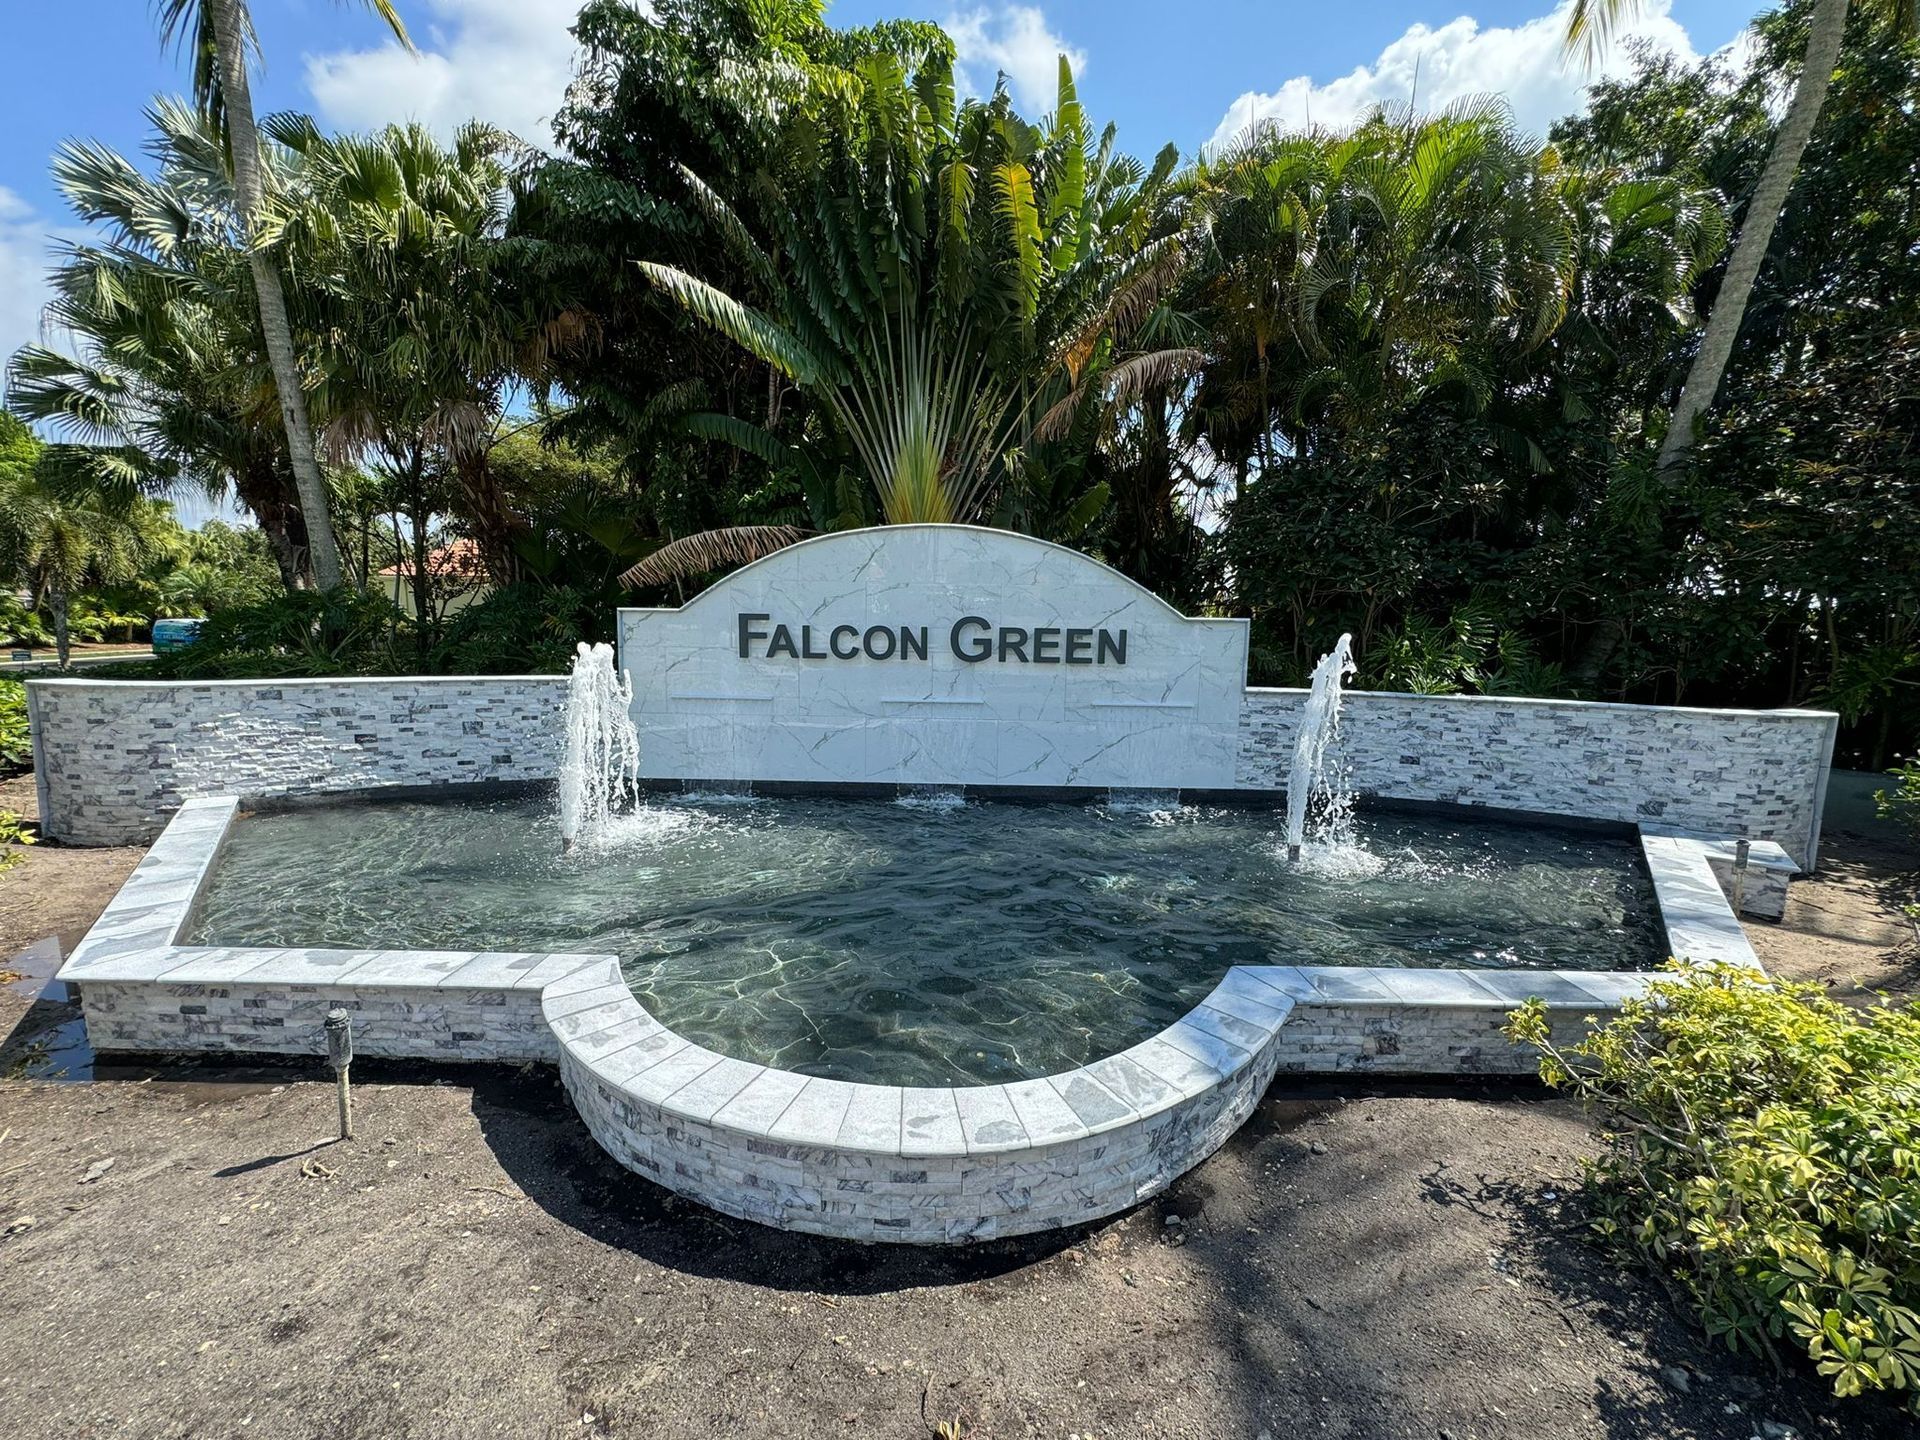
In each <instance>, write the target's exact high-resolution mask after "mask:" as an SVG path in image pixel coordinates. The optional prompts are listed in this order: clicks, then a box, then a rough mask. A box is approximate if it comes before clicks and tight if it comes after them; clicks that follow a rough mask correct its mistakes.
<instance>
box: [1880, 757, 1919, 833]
mask: <svg viewBox="0 0 1920 1440" xmlns="http://www.w3.org/2000/svg"><path fill="white" fill-rule="evenodd" d="M1887 776H1888V778H1889V779H1892V780H1894V781H1897V782H1898V783H1897V784H1895V785H1892V786H1890V787H1889V788H1887V789H1885V790H1876V791H1874V792H1873V798H1874V799H1875V800H1876V801H1877V802H1879V810H1880V818H1881V819H1883V820H1891V821H1893V822H1894V823H1895V824H1896V825H1900V826H1903V827H1904V828H1905V829H1906V831H1907V833H1908V834H1909V835H1911V836H1913V838H1914V839H1916V840H1920V759H1915V760H1903V761H1901V762H1900V763H1899V764H1898V765H1896V766H1894V767H1893V769H1891V770H1889V771H1888V772H1887Z"/></svg>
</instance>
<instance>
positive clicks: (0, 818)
mask: <svg viewBox="0 0 1920 1440" xmlns="http://www.w3.org/2000/svg"><path fill="white" fill-rule="evenodd" d="M33 843H34V834H33V831H32V830H31V829H30V828H29V827H28V825H27V822H26V820H25V819H24V818H22V817H21V816H20V815H19V814H18V813H16V812H15V811H12V810H0V872H5V871H8V870H11V869H12V868H13V867H14V866H16V865H18V864H19V863H20V862H21V861H22V860H24V859H25V858H26V857H25V856H24V855H22V854H21V853H20V851H19V848H18V847H20V846H22V845H31V844H33Z"/></svg>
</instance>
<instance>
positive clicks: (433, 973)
mask: <svg viewBox="0 0 1920 1440" xmlns="http://www.w3.org/2000/svg"><path fill="white" fill-rule="evenodd" d="M238 809H239V804H238V801H237V800H235V799H233V798H231V797H221V798H215V799H205V800H192V801H188V802H186V803H185V804H183V805H182V806H181V808H180V810H179V812H178V813H177V814H176V815H175V816H174V817H173V819H172V821H171V822H170V823H169V824H168V825H167V827H166V829H165V831H164V832H163V833H162V834H161V836H160V837H159V839H158V840H156V841H155V843H154V845H153V848H152V849H151V850H150V851H149V852H148V855H147V857H146V858H145V859H144V860H143V861H142V862H141V864H140V866H139V868H138V869H136V870H135V871H134V873H133V875H132V876H131V877H130V878H129V879H128V881H127V883H126V884H125V885H124V886H123V887H122V888H121V890H120V892H119V894H117V895H116V896H115V897H114V899H113V901H112V902H111V903H110V904H109V905H108V907H107V909H106V911H105V912H104V913H103V914H102V915H101V917H100V920H99V921H98V923H96V924H95V926H94V927H93V929H92V930H90V931H89V932H88V934H87V937H86V939H85V940H83V941H82V942H81V944H80V946H79V947H77V948H76V949H75V951H74V953H73V955H72V957H71V958H70V959H69V960H68V961H67V963H66V965H65V966H63V967H62V969H61V971H60V978H61V979H63V980H69V981H75V982H79V983H80V984H81V985H82V986H83V987H84V985H85V984H86V983H87V982H88V981H95V982H114V983H129V982H132V983H150V984H155V985H238V986H259V987H263V988H267V987H278V986H314V987H336V986H337V987H343V988H349V989H357V990H392V991H395V992H400V993H406V994H412V993H420V992H431V991H437V990H449V991H454V990H457V991H473V990H493V991H513V992H519V993H523V994H528V995H530V996H531V995H536V994H537V995H538V997H539V1003H540V1006H541V1011H542V1014H543V1016H544V1017H545V1019H546V1021H547V1024H548V1025H549V1027H550V1028H551V1029H552V1031H553V1033H554V1035H555V1037H556V1039H557V1040H558V1042H559V1044H560V1047H561V1049H562V1052H563V1054H564V1056H565V1057H566V1058H567V1059H569V1060H570V1061H571V1062H573V1063H574V1064H576V1065H578V1066H579V1067H580V1068H581V1069H583V1070H584V1071H585V1072H586V1073H587V1074H589V1075H591V1076H592V1077H593V1078H594V1079H595V1080H596V1081H598V1082H599V1083H600V1084H602V1085H604V1086H605V1087H607V1088H608V1089H609V1090H610V1091H612V1092H615V1093H617V1094H618V1095H620V1096H622V1097H624V1098H625V1099H627V1100H628V1101H630V1102H636V1103H639V1104H643V1105H647V1106H652V1107H654V1108H656V1109H658V1110H659V1111H660V1112H661V1113H662V1114H663V1115H665V1116H667V1117H669V1118H671V1119H676V1120H680V1121H685V1122H694V1123H699V1124H701V1125H705V1126H708V1127H711V1128H712V1129H714V1130H716V1131H720V1132H724V1133H725V1134H727V1135H729V1136H731V1137H735V1138H738V1139H740V1140H742V1141H746V1142H761V1143H768V1144H775V1145H783V1146H793V1147H799V1148H810V1149H820V1150H836V1151H845V1152H850V1153H853V1154H859V1155H867V1156H898V1157H901V1158H903V1159H907V1158H936V1157H939V1158H951V1159H963V1158H965V1157H968V1156H983V1155H1012V1156H1016V1157H1017V1156H1018V1155H1019V1154H1020V1153H1022V1152H1040V1151H1046V1150H1050V1149H1052V1148H1054V1147H1058V1146H1062V1145H1071V1144H1075V1143H1078V1142H1081V1141H1090V1140H1096V1139H1098V1138H1099V1137H1102V1136H1106V1135H1109V1134H1111V1133H1112V1132H1114V1131H1117V1130H1121V1129H1126V1128H1130V1127H1134V1126H1138V1125H1142V1124H1145V1123H1147V1122H1150V1121H1152V1120H1154V1119H1155V1118H1156V1117H1159V1116H1161V1115H1164V1114H1165V1113H1166V1112H1168V1111H1170V1110H1173V1109H1174V1108H1176V1107H1178V1106H1180V1105H1183V1104H1185V1103H1186V1102H1188V1101H1190V1100H1193V1099H1194V1098H1196V1097H1198V1096H1201V1095H1203V1094H1205V1093H1206V1092H1208V1091H1210V1090H1213V1089H1215V1088H1217V1087H1219V1086H1221V1085H1223V1084H1225V1083H1226V1082H1228V1081H1229V1080H1231V1079H1233V1078H1234V1077H1235V1076H1237V1075H1239V1074H1240V1073H1241V1072H1243V1071H1244V1070H1246V1069H1247V1068H1248V1067H1249V1066H1251V1065H1253V1064H1254V1063H1255V1062H1256V1061H1257V1060H1258V1058H1259V1057H1260V1056H1261V1055H1262V1053H1263V1052H1264V1051H1265V1050H1266V1049H1267V1048H1268V1047H1269V1046H1271V1045H1272V1044H1273V1043H1274V1041H1275V1039H1276V1037H1277V1036H1278V1033H1279V1031H1280V1030H1281V1029H1282V1028H1283V1027H1284V1026H1285V1025H1286V1024H1287V1023H1288V1022H1289V1020H1290V1019H1292V1018H1293V1016H1294V1014H1295V1012H1296V1011H1297V1010H1300V1009H1302V1008H1303V1007H1304V1008H1306V1009H1308V1010H1312V1009H1316V1008H1338V1009H1343V1010H1346V1009H1356V1008H1358V1009H1363V1010H1364V1009H1369V1008H1377V1009H1381V1010H1385V1011H1392V1010H1406V1009H1435V1010H1467V1011H1487V1012H1494V1013H1505V1012H1507V1011H1510V1010H1512V1009H1514V1008H1515V1007H1517V1006H1518V1005H1520V1004H1521V1003H1522V1002H1524V1001H1526V1000H1528V999H1530V998H1539V999H1541V1000H1543V1001H1544V1002H1545V1003H1546V1005H1547V1006H1548V1008H1549V1009H1554V1010H1572V1011H1580V1012H1585V1013H1596V1012H1601V1011H1607V1010H1613V1009H1617V1008H1618V1007H1619V1006H1620V1005H1621V1003H1622V1002H1623V1001H1624V1000H1626V999H1628V998H1630V997H1632V996H1634V995H1637V994H1639V993H1641V992H1642V991H1643V990H1644V989H1645V987H1646V985H1647V983H1648V982H1649V981H1650V980H1651V979H1652V978H1653V976H1652V974H1651V973H1650V972H1640V971H1570V970H1554V971H1540V970H1408V969H1384V968H1366V967H1339V966H1290V965H1236V966H1233V967H1231V968H1230V969H1229V970H1228V971H1227V973H1226V975H1225V976H1224V977H1223V978H1222V979H1221V981H1220V983H1219V984H1218V985H1216V986H1215V987H1214V989H1213V990H1212V991H1211V992H1210V993H1209V994H1208V995H1207V996H1206V997H1205V998H1204V999H1203V1000H1202V1001H1201V1002H1200V1003H1199V1004H1198V1005H1196V1006H1195V1007H1193V1009H1191V1010H1190V1011H1189V1012H1188V1013H1187V1014H1186V1015H1184V1016H1183V1017H1182V1018H1181V1019H1179V1020H1177V1021H1175V1022H1174V1023H1173V1024H1172V1025H1169V1026H1168V1027H1166V1028H1165V1029H1164V1030H1162V1031H1160V1032H1159V1033H1158V1034H1157V1035H1154V1036H1153V1037H1151V1038H1150V1039H1147V1040H1144V1041H1141V1042H1140V1043H1139V1044H1136V1045H1134V1046H1131V1047H1130V1048H1128V1049H1126V1050H1122V1051H1120V1052H1118V1053H1117V1054H1113V1055H1108V1056H1104V1057H1102V1058H1101V1059H1099V1060H1096V1061H1093V1062H1092V1063H1090V1064H1087V1065H1084V1066H1080V1067H1077V1068H1075V1069H1071V1070H1067V1071H1063V1072H1061V1073H1059V1074H1054V1075H1047V1076H1041V1077H1036V1078H1033V1079H1027V1080H1020V1081H1014V1082H1010V1083H1007V1084H1001V1085H981V1086H952V1087H946V1086H890V1085H868V1084H858V1083H854V1082H850V1081H842V1080H832V1079H826V1078H822V1077H817V1076H807V1075H802V1074H799V1073H797V1072H793V1071H787V1070H781V1069H777V1068H773V1067H769V1066H764V1065H758V1064H755V1063H752V1062H750V1061H745V1060H741V1059H738V1058H736V1057H732V1056H728V1055H724V1054H721V1053H720V1052H718V1051H715V1050H710V1049H708V1048H706V1047H705V1046H702V1045H699V1044H696V1043H694V1042H693V1041H690V1040H688V1039H686V1038H685V1037H684V1036H681V1035H678V1034H676V1033H675V1032H674V1031H673V1030H672V1029H670V1028H669V1027H668V1026H666V1025H664V1024H663V1023H661V1022H660V1021H659V1020H658V1019H656V1018H655V1017H654V1016H653V1015H652V1014H651V1013H650V1012H649V1011H648V1010H647V1009H646V1007H645V1006H643V1005H642V1004H641V1003H640V1001H639V1000H638V999H637V998H636V997H635V996H634V994H633V991H632V990H631V988H630V987H629V986H628V985H627V983H626V981H625V979H624V977H623V976H622V974H621V970H620V962H619V960H618V959H617V957H615V956H612V955H595V954H585V953H580V954H573V953H561V954H539V953H531V952H489V951H467V950H448V951H410V950H378V949H365V950H346V949H326V948H313V947H302V948H285V949H274V948H262V947H221V946H183V945H180V944H179V943H178V940H179V937H180V935H181V934H182V933H184V932H185V930H186V928H187V926H188V924H189V923H190V921H191V919H192V915H193V910H194V906H195V904H196V902H197V900H198V897H199V894H200V892H201V889H202V888H203V887H204V885H205V882H206V879H207V876H208V875H209V873H210V872H211V870H212V867H213V865H214V863H215V861H216V860H217V858H218V856H219V853H220V848H221V846H222V844H223V843H224V842H225V840H226V838H227V836H228V835H229V834H230V833H231V830H232V825H233V821H234V819H235V817H236V815H237V813H238ZM1713 843H1714V842H1713V840H1712V839H1710V838H1708V839H1702V838H1699V837H1690V836H1685V835H1678V834H1669V833H1656V832H1655V831H1653V830H1650V829H1649V830H1644V831H1643V833H1642V839H1641V844H1642V849H1643V853H1644V855H1645V857H1646V862H1647V868H1648V872H1649V874H1650V875H1651V876H1652V877H1653V882H1654V889H1655V893H1656V895H1657V897H1658V900H1659V904H1660V909H1661V915H1662V920H1663V922H1664V924H1665V926H1666V931H1667V937H1668V944H1669V948H1670V950H1671V951H1672V952H1673V953H1674V954H1676V955H1680V956H1684V957H1685V958H1687V959H1689V960H1694V961H1720V960H1726V961H1731V962H1733V963H1738V964H1744V965H1750V966H1754V967H1755V968H1757V965H1758V962H1757V960H1756V959H1755V957H1754V955H1753V951H1752V948H1751V946H1749V945H1748V944H1747V943H1746V939H1745V935H1744V932H1743V931H1742V930H1741V928H1740V924H1739V922H1738V920H1736V919H1735V918H1734V917H1733V914H1732V911H1731V910H1730V909H1729V907H1728V905H1727V902H1726V897H1725V895H1724V894H1723V893H1722V891H1721V889H1720V887H1719V884H1718V882H1717V881H1716V880H1715V879H1714V877H1713V873H1712V870H1711V868H1710V865H1709V855H1710V854H1711V853H1712V845H1713Z"/></svg>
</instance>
